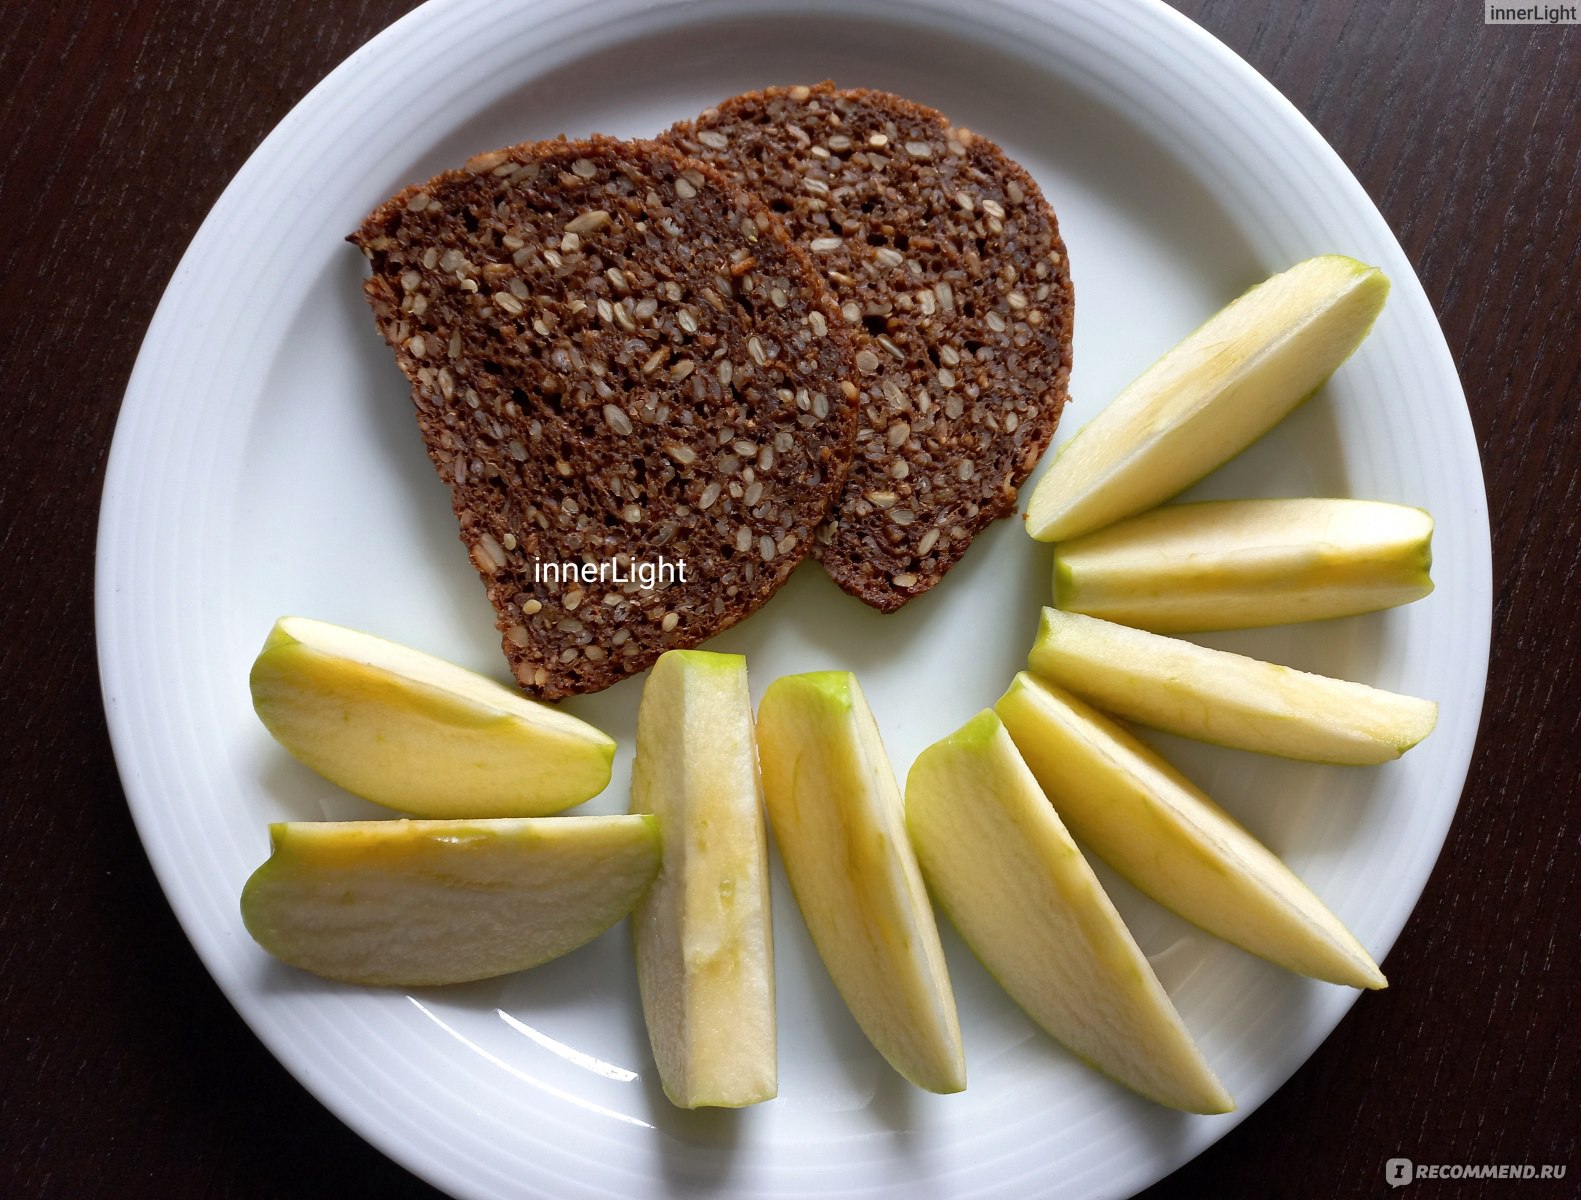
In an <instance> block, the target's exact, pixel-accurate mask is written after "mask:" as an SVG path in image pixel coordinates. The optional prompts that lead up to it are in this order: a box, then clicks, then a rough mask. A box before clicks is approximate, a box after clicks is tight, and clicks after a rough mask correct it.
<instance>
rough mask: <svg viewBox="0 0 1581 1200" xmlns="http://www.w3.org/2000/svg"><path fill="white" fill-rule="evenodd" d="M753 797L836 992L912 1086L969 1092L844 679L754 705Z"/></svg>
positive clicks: (857, 707) (779, 692)
mask: <svg viewBox="0 0 1581 1200" xmlns="http://www.w3.org/2000/svg"><path fill="white" fill-rule="evenodd" d="M758 752H759V755H760V756H761V759H762V766H763V794H764V798H765V800H766V801H767V805H768V812H769V821H770V823H771V824H772V825H773V827H774V838H775V841H776V843H777V844H778V845H779V849H780V857H781V858H782V859H783V860H784V863H785V874H786V875H787V877H788V878H789V880H790V885H791V890H792V891H793V892H794V893H795V896H796V902H797V904H798V905H799V906H800V908H801V911H802V916H803V918H804V919H805V920H806V922H807V929H808V932H809V933H811V935H812V940H813V944H814V945H816V946H817V948H818V953H819V955H820V956H821V957H822V959H823V962H824V965H825V966H826V967H827V968H828V971H829V975H830V977H831V978H832V979H833V980H834V984H835V987H836V988H838V989H839V992H840V995H841V996H842V997H843V998H844V1000H845V1003H846V1006H847V1007H848V1008H849V1009H850V1010H851V1014H852V1016H854V1017H855V1018H856V1022H857V1024H858V1025H860V1026H861V1027H862V1032H863V1033H865V1034H866V1035H867V1037H868V1039H869V1040H870V1041H871V1042H872V1043H873V1045H874V1047H875V1048H877V1050H878V1052H879V1053H880V1054H882V1055H883V1056H884V1058H885V1059H886V1060H888V1062H889V1063H890V1065H891V1066H893V1067H894V1068H895V1069H896V1070H897V1071H899V1072H900V1073H901V1074H902V1075H903V1076H905V1077H906V1078H907V1079H909V1080H910V1081H911V1082H912V1083H914V1084H916V1085H917V1086H918V1087H921V1088H926V1089H927V1090H928V1091H932V1092H958V1091H960V1090H962V1089H963V1088H964V1087H965V1086H966V1060H965V1054H964V1052H963V1050H962V1046H961V1031H960V1024H959V1022H958V1020H957V1017H956V1012H955V995H954V992H952V991H951V989H950V980H949V975H948V973H947V971H946V968H945V963H944V951H943V949H942V948H941V946H940V944H939V931H938V927H937V925H935V923H934V919H933V909H932V908H931V907H930V906H929V903H928V895H927V889H926V886H925V885H924V884H923V881H922V875H921V873H920V871H919V870H918V868H917V860H916V856H915V854H914V853H913V851H912V848H911V843H910V842H909V841H908V840H907V837H906V824H905V805H904V802H903V801H902V799H901V795H900V788H899V787H898V786H897V784H896V782H895V774H894V771H893V769H892V768H891V767H890V764H889V759H888V757H887V756H886V755H885V753H884V746H883V742H882V741H881V740H880V738H879V732H878V725H877V723H876V722H875V721H874V719H873V714H872V711H871V709H869V708H868V705H867V700H866V698H865V697H864V696H863V695H862V690H861V688H860V687H859V686H858V684H857V681H856V677H855V676H854V675H851V674H850V673H849V672H845V671H821V672H814V673H812V674H807V675H790V676H786V677H784V678H782V679H779V680H776V681H775V682H774V683H773V684H771V685H770V686H769V689H768V691H767V692H766V693H765V694H764V696H763V700H762V703H761V704H760V705H759V706H758Z"/></svg>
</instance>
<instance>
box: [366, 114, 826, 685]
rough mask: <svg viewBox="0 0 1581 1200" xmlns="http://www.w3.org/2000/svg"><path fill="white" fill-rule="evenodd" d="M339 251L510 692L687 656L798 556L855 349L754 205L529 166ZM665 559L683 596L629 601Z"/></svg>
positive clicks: (813, 276)
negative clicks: (355, 249)
mask: <svg viewBox="0 0 1581 1200" xmlns="http://www.w3.org/2000/svg"><path fill="white" fill-rule="evenodd" d="M350 240H351V241H353V242H355V243H356V244H357V245H358V246H360V247H361V248H362V250H363V251H364V253H365V254H366V255H367V256H368V258H369V260H370V262H371V264H372V268H373V273H372V277H371V278H370V279H368V280H367V282H366V284H365V285H364V289H365V291H366V293H367V297H368V300H369V302H370V303H371V304H372V306H373V311H374V316H375V319H376V321H377V324H378V327H379V331H380V332H381V333H382V334H383V336H384V339H385V340H386V341H387V342H388V343H389V344H390V346H391V347H392V348H393V349H394V351H395V354H396V358H397V361H398V362H399V364H400V367H401V370H402V371H403V372H405V374H406V376H407V377H408V379H409V380H410V381H411V385H412V399H413V401H414V403H415V405H416V409H417V418H418V423H419V425H420V426H421V428H422V433H423V437H424V439H425V441H426V442H427V446H428V453H429V457H430V458H431V459H432V460H433V463H434V465H435V467H436V468H437V469H438V471H439V474H440V477H441V478H442V479H444V481H445V482H446V483H447V484H449V485H450V489H451V496H452V503H453V507H454V509H455V513H456V516H457V518H458V519H459V521H460V525H461V539H462V541H463V542H464V543H465V544H466V546H467V547H468V549H469V551H470V553H471V556H472V560H473V562H474V563H475V564H476V566H477V568H478V571H479V573H480V574H481V575H482V577H483V580H484V582H485V584H486V586H487V588H488V594H489V599H490V600H491V601H492V602H493V604H494V607H495V609H496V611H497V613H498V625H499V629H500V631H501V633H502V635H503V639H504V648H505V654H506V657H507V658H508V659H509V661H510V664H511V669H512V671H513V673H514V674H515V677H516V679H517V680H518V681H519V682H520V683H521V685H522V686H523V687H524V688H526V689H527V690H528V691H530V692H532V693H534V694H535V695H538V696H540V697H543V698H546V699H554V698H558V697H562V696H566V695H569V694H572V693H578V692H590V691H597V690H599V689H601V688H604V687H607V686H609V685H610V684H612V683H614V682H616V681H617V680H619V679H621V678H623V677H625V676H627V675H630V674H632V673H634V672H636V671H640V670H642V669H643V668H645V667H647V666H648V665H649V664H651V663H652V662H653V661H654V660H655V659H656V658H658V656H659V655H660V654H661V653H663V652H664V651H666V650H671V649H677V648H685V647H690V646H695V645H697V644H698V643H700V642H702V641H704V640H705V639H706V638H708V637H711V636H712V635H714V634H716V633H718V632H719V631H720V630H722V629H724V628H726V627H727V626H729V625H732V624H734V623H735V622H736V621H738V620H740V619H741V618H742V617H744V616H746V615H747V614H748V613H750V612H752V611H753V610H754V609H756V608H757V607H758V606H759V605H761V604H762V603H763V602H764V601H765V600H767V599H768V597H769V596H770V595H771V594H772V593H773V592H774V590H775V589H776V588H777V587H779V585H780V584H781V583H783V582H784V580H785V578H786V577H787V576H788V575H789V574H790V572H791V569H792V568H793V567H795V565H796V564H797V563H798V562H799V561H800V560H801V559H802V558H803V557H804V556H805V555H806V554H807V553H808V552H809V550H810V549H811V546H812V541H813V537H814V535H815V533H816V530H817V528H818V526H819V524H820V522H822V521H823V519H824V517H825V516H826V515H827V512H828V511H829V508H830V505H831V503H832V501H833V499H834V497H835V496H836V495H837V494H838V492H839V489H840V487H841V485H842V483H843V481H844V479H845V475H846V471H847V467H848V464H849V461H850V456H851V451H852V444H853V437H854V433H855V427H856V414H855V397H856V388H855V386H854V385H853V383H852V380H853V379H854V378H855V368H854V346H853V342H852V339H851V338H850V337H849V335H848V334H847V332H846V330H845V329H844V327H843V325H842V322H841V319H840V313H839V309H838V307H837V306H836V305H834V304H833V302H832V300H831V298H830V296H829V294H828V292H827V289H826V288H825V287H824V286H823V285H822V284H821V283H820V282H819V278H818V275H817V273H816V272H815V271H814V270H813V269H812V267H811V265H810V263H809V262H808V260H807V257H806V255H805V254H804V252H803V251H802V250H801V249H800V248H799V247H797V246H796V245H795V244H794V243H793V242H792V241H791V239H790V238H789V237H788V236H787V234H786V231H785V229H784V227H783V226H782V225H781V223H780V222H779V221H778V220H777V219H775V218H774V216H773V215H772V213H771V212H770V211H769V210H768V208H767V207H766V206H765V205H764V204H763V203H762V202H761V201H760V200H758V199H757V198H756V197H755V196H753V195H751V194H749V193H747V192H745V191H743V190H742V189H740V188H738V187H736V186H735V185H733V184H731V183H730V182H728V181H727V180H726V179H725V177H724V176H722V175H721V174H719V173H718V172H717V171H715V170H714V169H713V168H711V167H707V166H705V165H703V164H701V163H698V162H695V161H692V160H688V159H685V158H683V157H682V156H681V155H680V154H678V153H676V152H675V151H674V150H672V149H669V148H666V147H663V146H659V145H657V144H656V143H653V142H619V141H614V140H612V139H608V138H601V137H594V138H591V139H588V140H585V141H564V140H560V141H553V142H538V143H525V144H523V145H519V146H512V147H509V148H507V149H504V150H499V151H494V152H492V153H489V154H484V155H480V156H478V157H476V158H474V159H472V160H471V161H470V162H468V163H467V165H466V167H465V168H464V169H462V170H457V171H448V172H446V173H445V174H442V175H440V176H438V177H436V178H434V179H431V180H429V181H428V182H427V183H424V184H421V185H418V186H414V187H410V188H407V189H406V190H405V191H403V192H401V193H400V194H399V195H397V196H395V197H394V198H393V199H391V200H389V201H387V202H386V203H385V204H383V205H382V206H380V207H379V208H378V209H377V210H376V211H374V212H373V213H372V215H370V216H369V217H368V218H367V220H366V221H365V222H364V223H363V225H362V227H361V228H360V229H359V230H358V231H357V232H356V233H354V234H353V235H352V236H351V239H350ZM661 556H662V557H663V558H664V559H666V560H668V561H669V562H670V563H672V564H675V563H684V564H685V568H686V579H685V581H684V582H682V581H679V580H675V579H673V578H672V579H671V581H670V582H668V584H667V585H666V584H665V583H664V581H663V580H662V579H660V580H657V581H655V580H652V579H650V582H653V583H654V584H655V585H654V586H652V587H648V588H644V587H643V586H641V579H642V570H643V567H642V564H647V565H648V566H650V567H655V568H657V566H658V560H659V559H660V557H661ZM550 563H554V564H566V563H569V564H575V565H577V566H579V567H580V566H582V565H584V564H586V565H588V566H590V567H592V568H602V569H603V571H604V572H605V574H604V576H603V578H600V579H598V580H594V581H586V580H583V579H581V578H580V576H579V575H578V576H575V577H569V573H568V572H566V571H564V570H563V569H560V570H559V571H555V570H545V569H544V568H542V567H538V566H537V565H538V564H550ZM557 573H558V574H561V575H562V576H563V578H561V579H560V580H559V581H556V580H554V579H553V578H546V576H549V577H552V576H553V575H555V574H557ZM617 574H619V575H624V576H627V577H629V578H628V579H627V580H626V581H625V582H617V581H616V578H615V577H616V575H617ZM672 575H673V568H672Z"/></svg>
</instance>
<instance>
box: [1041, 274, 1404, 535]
mask: <svg viewBox="0 0 1581 1200" xmlns="http://www.w3.org/2000/svg"><path fill="white" fill-rule="evenodd" d="M1388 294H1389V281H1388V280H1387V279H1386V278H1385V277H1384V274H1383V272H1381V271H1380V270H1378V268H1376V267H1369V266H1367V265H1366V264H1364V263H1359V262H1357V261H1356V260H1355V259H1352V258H1345V257H1344V256H1342V255H1338V254H1328V255H1323V256H1321V257H1318V258H1311V259H1307V260H1306V261H1305V262H1301V263H1297V264H1296V265H1295V266H1293V267H1291V268H1290V269H1289V270H1288V271H1284V272H1281V273H1280V274H1278V275H1275V276H1273V277H1272V278H1271V279H1268V280H1265V281H1264V282H1263V283H1260V284H1258V285H1257V286H1256V287H1254V288H1252V289H1251V290H1250V291H1248V292H1246V293H1245V294H1244V295H1242V296H1241V297H1240V298H1238V299H1236V300H1234V301H1232V302H1231V303H1230V304H1229V305H1227V306H1226V307H1225V308H1223V309H1221V310H1220V311H1219V312H1218V313H1216V314H1215V315H1214V316H1212V317H1210V318H1209V319H1208V320H1207V322H1205V323H1204V324H1203V325H1202V326H1201V327H1199V328H1198V329H1197V330H1196V331H1195V332H1193V333H1191V334H1190V335H1188V336H1187V337H1186V339H1185V340H1184V341H1182V342H1181V343H1180V344H1179V345H1177V346H1175V347H1174V348H1173V349H1172V350H1170V351H1169V352H1168V353H1167V354H1165V355H1164V357H1163V358H1161V359H1159V360H1158V361H1157V362H1156V363H1154V364H1153V365H1152V366H1151V367H1149V368H1148V369H1147V370H1146V371H1144V372H1143V373H1142V374H1141V375H1140V376H1139V377H1138V378H1137V379H1136V380H1135V381H1134V382H1133V383H1131V384H1130V385H1129V386H1128V387H1127V388H1126V389H1125V390H1124V391H1122V392H1121V393H1120V394H1119V395H1118V396H1116V397H1115V398H1114V400H1113V401H1111V402H1110V404H1109V405H1108V406H1107V407H1106V408H1105V409H1104V410H1103V411H1102V412H1100V413H1099V414H1098V415H1097V416H1096V417H1094V418H1093V419H1092V420H1091V421H1089V422H1088V423H1087V424H1086V425H1085V426H1083V427H1082V428H1081V429H1079V430H1078V431H1077V432H1076V435H1075V436H1074V437H1073V438H1071V440H1070V441H1069V442H1067V443H1066V444H1065V445H1064V447H1062V448H1061V450H1060V452H1059V454H1058V456H1057V457H1056V458H1055V460H1054V462H1053V464H1052V465H1051V466H1050V467H1049V469H1048V471H1047V472H1046V473H1045V474H1044V476H1043V478H1042V479H1041V480H1040V481H1039V482H1038V484H1037V487H1036V488H1035V489H1034V491H1033V493H1032V500H1031V503H1030V505H1029V507H1028V512H1027V532H1028V533H1030V534H1031V535H1032V536H1033V537H1034V538H1036V539H1038V540H1039V541H1044V542H1055V541H1063V540H1065V539H1068V538H1073V537H1076V536H1078V535H1080V534H1083V533H1088V532H1090V531H1091V530H1094V529H1099V528H1102V527H1103V526H1105V525H1108V524H1110V523H1111V522H1114V521H1118V520H1119V519H1120V518H1122V517H1127V516H1130V515H1131V514H1132V513H1137V512H1141V511H1142V510H1143V509H1147V508H1151V507H1153V506H1154V505H1155V504H1158V503H1160V502H1161V501H1164V500H1167V499H1169V498H1170V497H1171V496H1173V495H1175V494H1176V493H1178V492H1180V491H1183V490H1184V489H1185V488H1187V487H1189V486H1190V485H1191V484H1193V483H1195V482H1196V481H1197V480H1199V479H1201V478H1202V477H1203V476H1204V475H1206V474H1207V473H1208V472H1209V471H1211V470H1213V469H1214V468H1215V467H1217V466H1219V465H1220V464H1222V463H1224V462H1227V461H1228V460H1229V459H1230V458H1232V457H1234V456H1235V455H1236V454H1238V453H1240V452H1241V451H1242V450H1244V449H1245V448H1246V447H1247V446H1249V445H1251V444H1252V443H1253V442H1254V441H1256V440H1257V439H1258V438H1259V437H1261V436H1262V435H1263V434H1265V433H1267V432H1268V430H1270V429H1272V428H1273V427H1274V425H1276V424H1278V422H1279V421H1280V420H1282V419H1283V418H1284V417H1285V416H1286V415H1287V414H1288V413H1289V412H1290V411H1291V410H1292V409H1293V408H1295V407H1296V405H1298V404H1299V403H1300V402H1301V401H1302V400H1304V399H1305V398H1306V397H1307V396H1309V395H1311V394H1312V393H1313V392H1314V391H1316V390H1317V389H1318V387H1319V386H1320V385H1321V384H1322V383H1323V381H1324V380H1326V379H1327V378H1328V377H1329V376H1330V375H1331V374H1332V373H1333V372H1334V369H1335V368H1336V367H1338V366H1339V365H1340V363H1342V362H1344V361H1345V359H1347V358H1349V357H1350V355H1351V353H1352V352H1353V351H1354V350H1355V349H1356V347H1357V346H1358V345H1360V344H1361V340H1362V339H1363V338H1364V337H1366V335H1367V331H1368V330H1369V329H1371V328H1372V323H1373V321H1374V320H1375V319H1376V318H1377V316H1378V313H1379V312H1380V311H1381V310H1382V308H1383V303H1384V300H1385V299H1386V298H1387V296H1388Z"/></svg>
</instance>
